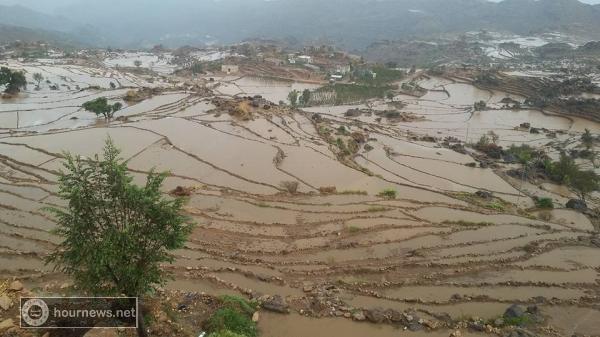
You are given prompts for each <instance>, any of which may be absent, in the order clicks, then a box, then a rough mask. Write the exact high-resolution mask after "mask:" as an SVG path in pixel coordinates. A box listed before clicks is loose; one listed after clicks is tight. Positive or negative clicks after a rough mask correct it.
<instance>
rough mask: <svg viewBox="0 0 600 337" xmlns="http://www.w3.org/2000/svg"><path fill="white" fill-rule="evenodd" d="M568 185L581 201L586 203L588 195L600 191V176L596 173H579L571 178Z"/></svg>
mask: <svg viewBox="0 0 600 337" xmlns="http://www.w3.org/2000/svg"><path fill="white" fill-rule="evenodd" d="M568 185H569V187H571V189H572V190H573V191H574V192H575V194H577V196H578V197H579V198H580V199H581V200H583V201H586V198H587V196H588V195H590V194H591V193H592V192H594V191H598V190H600V176H598V174H596V173H595V172H594V171H577V172H576V173H575V174H573V175H572V176H570V177H569V182H568Z"/></svg>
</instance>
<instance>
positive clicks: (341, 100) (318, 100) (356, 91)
mask: <svg viewBox="0 0 600 337" xmlns="http://www.w3.org/2000/svg"><path fill="white" fill-rule="evenodd" d="M395 89H396V88H395V87H393V86H391V85H382V86H373V85H366V84H341V83H336V84H332V85H327V86H324V87H322V88H319V89H317V90H315V91H314V93H313V95H312V100H311V102H312V103H313V104H317V105H318V104H336V105H341V104H348V103H357V102H362V101H366V100H368V99H371V98H385V96H386V94H387V93H388V92H390V91H393V90H395Z"/></svg>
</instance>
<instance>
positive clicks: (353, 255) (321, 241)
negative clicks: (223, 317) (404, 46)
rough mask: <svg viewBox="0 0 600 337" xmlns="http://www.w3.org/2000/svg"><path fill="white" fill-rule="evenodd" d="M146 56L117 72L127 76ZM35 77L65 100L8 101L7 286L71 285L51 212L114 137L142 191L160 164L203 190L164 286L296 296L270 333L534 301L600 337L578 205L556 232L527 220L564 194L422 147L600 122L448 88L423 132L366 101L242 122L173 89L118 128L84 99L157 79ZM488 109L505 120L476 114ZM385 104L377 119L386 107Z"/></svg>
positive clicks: (71, 72) (65, 69)
mask: <svg viewBox="0 0 600 337" xmlns="http://www.w3.org/2000/svg"><path fill="white" fill-rule="evenodd" d="M142 56H143V55H129V56H126V57H120V58H113V59H108V60H106V62H105V63H106V64H107V65H110V66H116V65H117V64H121V65H125V64H126V63H128V62H133V61H132V60H133V59H134V58H135V59H137V58H140V57H142ZM158 61H159V60H158V59H157V60H154V59H151V58H148V59H147V60H146V59H144V62H148V64H150V63H151V62H158ZM12 66H18V65H16V64H13V65H12ZM156 66H157V67H158V66H160V64H159V63H156ZM21 67H22V69H24V70H26V71H27V74H28V79H29V76H30V74H31V73H32V72H41V71H43V73H44V74H45V76H48V77H51V78H52V80H51V81H52V82H54V81H57V83H60V84H59V86H60V87H61V90H58V91H55V90H46V89H42V90H40V91H33V90H31V91H27V92H25V93H23V94H22V95H21V96H20V97H18V98H15V99H12V100H6V101H2V104H1V105H0V269H1V270H2V273H3V274H4V275H6V276H8V277H11V276H18V277H24V278H30V279H31V280H43V279H45V278H50V277H57V276H59V277H60V275H57V274H55V273H54V272H52V271H51V267H50V266H45V265H44V263H43V261H42V259H43V257H44V256H45V255H46V254H47V253H48V252H49V251H50V250H52V249H53V247H55V245H56V244H57V242H58V240H59V238H57V237H56V236H54V234H51V230H52V229H53V228H54V224H53V221H52V219H51V218H50V217H49V216H48V214H47V213H45V212H44V210H43V208H44V207H45V206H58V207H60V206H61V205H63V204H64V201H62V200H60V199H59V198H58V196H57V174H58V171H59V170H60V168H61V160H62V153H63V151H69V152H71V153H74V154H79V155H82V156H87V157H89V156H92V155H94V154H95V153H98V152H100V151H101V149H102V146H103V144H104V140H105V139H106V137H108V136H110V137H111V138H112V139H113V141H114V142H115V143H116V144H117V145H118V146H119V147H121V148H122V150H123V151H122V154H121V155H122V157H123V158H125V159H127V160H128V165H129V168H130V170H131V171H132V172H134V173H135V175H136V179H137V181H143V180H142V179H143V174H144V173H147V172H149V171H150V170H151V169H152V168H156V169H157V170H161V171H162V170H168V171H170V173H171V175H170V176H169V178H168V179H167V181H166V184H165V192H168V191H170V190H171V189H173V188H175V187H176V186H185V187H190V188H192V189H193V193H192V195H191V196H190V197H189V200H188V201H187V204H186V207H185V210H186V212H187V213H188V214H189V215H190V216H192V217H193V219H194V221H195V222H196V223H197V226H196V228H195V229H194V231H193V233H192V235H191V236H190V238H189V241H188V242H187V243H186V247H185V249H182V250H179V251H177V252H176V253H175V255H176V256H175V257H176V262H175V263H174V265H173V266H166V268H169V269H171V270H173V272H174V273H175V276H176V279H175V280H174V281H173V282H171V283H169V284H168V285H167V287H168V288H170V289H177V290H187V291H204V292H207V293H214V294H246V295H253V296H259V295H261V294H262V295H264V294H268V295H281V296H282V297H284V298H286V299H287V301H288V303H290V305H291V307H292V309H293V310H294V313H293V314H291V315H287V316H283V317H280V316H274V315H273V314H267V315H266V316H265V318H264V319H262V320H261V321H260V324H259V327H260V329H261V331H262V332H263V336H273V337H275V336H282V335H288V336H309V335H312V333H313V332H314V331H331V335H334V334H335V335H337V334H339V335H344V336H356V337H359V336H392V335H399V333H400V331H398V330H397V329H396V328H393V327H391V326H386V325H383V326H381V325H379V326H375V325H368V324H365V323H357V322H353V321H351V320H349V319H347V318H349V317H347V316H348V315H344V313H341V314H339V315H338V314H336V313H335V312H332V309H331V307H332V304H331V303H329V306H327V305H325V306H323V307H321V306H319V305H316V304H315V303H317V302H319V301H323V297H324V296H325V302H327V301H329V302H332V303H335V305H336V307H337V308H339V307H345V308H347V309H348V308H350V309H348V310H346V311H345V312H353V311H354V310H359V309H364V310H370V309H373V308H375V307H379V308H382V309H394V310H401V311H407V310H408V311H412V312H415V315H417V314H418V315H419V316H420V317H423V318H425V319H431V320H434V319H435V318H434V317H438V316H439V315H436V314H442V313H446V314H448V315H450V316H451V317H452V318H456V317H463V316H468V317H471V316H476V317H485V318H490V319H491V318H497V317H500V316H502V314H503V312H504V310H505V309H506V308H507V307H508V306H509V305H510V304H512V303H520V304H523V305H532V304H537V305H538V306H539V308H540V310H541V311H542V312H543V314H544V315H546V316H548V322H549V323H548V324H551V325H552V326H553V327H554V329H556V331H558V333H559V335H567V334H574V333H579V334H585V335H598V331H600V326H599V324H600V323H599V322H600V307H599V304H598V299H599V298H600V259H599V256H600V247H598V246H597V244H594V243H593V240H592V239H593V238H594V237H595V236H596V237H597V235H598V230H599V228H598V225H597V224H595V223H593V222H592V221H591V220H590V219H589V218H588V217H586V216H585V215H583V214H581V213H576V212H574V211H571V210H565V209H562V205H563V204H564V202H562V203H561V205H557V207H558V208H559V209H556V210H554V211H553V212H554V213H553V215H552V216H551V217H549V219H548V220H542V218H541V217H539V216H538V215H537V214H536V213H535V212H533V211H531V212H529V211H528V209H530V208H531V207H533V205H534V204H533V201H532V199H531V196H533V195H537V194H538V193H544V195H548V196H550V197H551V198H553V199H554V200H559V201H564V200H565V197H564V196H562V195H561V191H560V189H553V188H545V189H544V190H543V191H541V190H536V191H534V192H531V191H527V189H526V187H527V185H524V184H516V183H514V181H513V180H510V179H509V178H507V177H506V176H505V175H504V174H502V172H501V171H502V170H501V169H498V168H491V167H486V168H482V167H477V166H475V167H473V166H469V165H467V164H469V163H472V162H474V161H475V159H474V158H473V156H472V154H471V153H468V152H467V153H458V152H455V151H453V150H451V149H448V148H444V147H442V146H440V144H439V142H438V141H425V140H422V139H418V137H420V136H432V137H436V138H439V139H443V138H444V137H456V138H458V139H462V140H467V141H469V142H471V141H473V140H476V139H478V138H479V137H480V136H481V135H483V134H485V133H487V132H489V131H494V132H495V133H496V134H497V135H498V136H499V142H500V143H501V144H503V145H510V144H513V143H514V144H522V143H526V144H530V145H534V146H540V147H547V148H550V147H549V145H548V144H549V143H550V142H554V143H556V142H568V141H570V140H572V139H575V138H577V137H579V136H580V135H581V133H582V132H583V129H584V128H588V129H590V130H592V131H593V132H595V133H597V132H599V131H600V124H598V123H593V122H589V121H584V120H578V119H576V118H572V117H569V118H566V117H563V116H550V115H545V114H544V113H543V112H540V111H533V110H519V111H512V110H506V109H503V108H501V104H500V101H501V100H502V99H503V98H505V97H507V94H504V93H501V92H488V91H484V90H480V89H476V88H475V87H473V86H472V85H470V84H466V83H459V82H456V81H455V82H452V81H448V80H443V79H436V78H431V79H428V80H426V81H425V80H424V81H423V82H422V83H421V86H422V87H424V88H428V89H440V88H442V87H443V88H444V90H445V93H441V92H439V91H430V92H429V93H428V94H427V95H425V96H423V97H421V98H415V97H404V96H399V97H397V98H396V99H397V100H401V101H402V102H403V103H404V107H403V108H402V110H403V111H406V112H411V113H413V114H416V115H418V116H420V117H422V118H419V119H416V120H414V121H392V120H386V119H385V118H384V119H383V120H381V121H379V122H378V121H376V120H375V117H374V116H358V117H349V116H346V115H345V112H346V111H347V110H348V109H350V108H364V106H343V107H340V106H337V107H307V108H304V109H302V110H295V109H290V108H282V109H275V108H272V109H270V110H264V109H258V110H256V111H254V113H253V114H252V116H251V118H248V119H246V120H244V119H240V118H236V117H235V116H231V115H229V114H227V113H226V112H224V111H220V110H219V108H218V107H217V105H215V104H213V102H212V100H213V98H214V97H213V96H206V97H199V95H198V94H195V93H192V92H186V91H180V90H175V89H174V88H172V89H173V90H170V91H168V92H164V93H162V94H158V95H154V96H153V97H151V98H148V99H146V100H144V101H142V102H139V103H137V104H131V105H127V106H125V107H124V108H123V109H122V110H121V111H119V112H118V113H117V115H116V116H117V117H119V116H123V117H127V118H123V119H119V120H113V121H111V122H110V123H108V122H105V121H104V120H99V119H97V118H96V117H95V116H93V115H92V114H90V113H87V112H84V111H82V109H81V108H80V106H81V104H82V103H83V102H85V101H88V100H90V99H93V98H96V97H101V96H102V97H108V98H109V99H110V100H112V101H120V100H121V98H122V96H123V95H124V94H125V93H126V92H127V90H129V89H131V88H135V87H138V86H140V85H144V83H145V82H144V81H143V80H142V79H140V78H136V77H135V76H133V75H130V74H121V73H119V72H117V71H116V70H115V69H112V68H100V69H92V68H90V69H87V68H84V67H71V66H66V65H56V64H54V65H46V64H44V63H42V62H40V63H39V64H37V63H36V64H27V65H21ZM166 71H167V69H165V72H166ZM52 76H56V78H54V77H52ZM216 81H217V83H218V85H217V86H215V87H214V88H213V89H214V95H215V96H228V97H230V98H229V99H233V98H232V97H233V96H248V95H250V96H253V95H262V96H263V97H264V98H266V99H267V100H270V101H272V102H274V103H278V102H279V101H284V100H286V99H287V94H288V93H289V91H291V90H293V89H297V90H304V89H314V88H317V87H318V85H315V84H303V83H286V82H280V81H270V80H264V79H257V78H253V77H240V78H225V77H224V78H216ZM111 82H116V86H115V88H113V89H111V86H110V83H111ZM63 84H64V85H65V86H63ZM67 85H68V86H70V89H68V88H67V87H66V86H67ZM75 85H78V86H79V89H75ZM90 86H97V87H94V88H89V87H90ZM98 87H99V88H98ZM511 98H513V99H520V98H519V97H515V96H511ZM479 100H484V101H486V102H488V104H489V105H490V106H492V107H496V108H497V109H492V110H488V111H479V112H475V111H473V109H472V105H473V102H475V101H479ZM373 104H374V106H375V109H376V110H377V109H380V110H383V109H385V107H386V104H385V103H384V102H374V103H373ZM314 114H319V116H320V118H321V122H320V123H325V124H327V125H328V126H329V127H330V129H331V130H338V129H339V127H340V126H344V128H345V129H344V130H348V132H362V133H364V134H365V138H366V141H365V144H368V145H369V147H370V148H371V149H370V150H367V149H366V146H365V145H364V144H363V145H361V148H360V149H359V150H358V152H357V153H356V155H354V156H353V157H352V158H351V161H348V160H345V159H343V158H340V157H339V156H338V155H337V153H336V152H335V151H334V149H333V145H332V144H330V143H329V142H328V141H327V139H325V137H323V134H322V132H321V131H322V130H320V129H319V125H317V124H316V122H315V118H314ZM521 123H531V125H533V126H538V127H544V128H546V129H549V130H553V131H560V132H559V133H558V134H557V135H556V138H552V139H549V138H547V137H545V135H543V134H542V135H539V134H532V133H529V132H526V131H523V130H520V129H518V126H519V125H520V124H521ZM322 125H323V124H321V126H322ZM340 137H341V136H340ZM346 159H347V158H346ZM283 182H297V183H298V188H297V193H294V194H291V193H288V192H289V191H288V190H287V189H286V188H284V187H283V186H282V183H283ZM324 188H325V189H324ZM327 188H328V189H327ZM384 189H394V190H396V191H397V196H396V198H395V200H389V199H386V198H385V197H383V196H380V192H381V191H382V190H384ZM324 190H329V191H330V192H329V194H327V193H322V192H323V191H324ZM477 191H486V192H489V193H492V194H493V195H494V197H495V198H496V199H495V200H496V201H495V202H496V203H502V205H504V206H502V207H486V206H490V205H485V204H483V203H482V202H473V201H472V199H468V198H464V196H465V195H470V196H472V195H474V193H475V192H477ZM563 192H564V191H563ZM491 206H494V205H491ZM323 289H326V291H322V290H323ZM319 303H320V302H319ZM333 311H335V310H333ZM300 312H302V313H304V314H306V315H308V314H307V313H310V315H312V316H314V317H321V316H338V318H333V317H327V318H321V319H317V318H314V317H313V318H308V317H305V316H303V315H300V314H299V313H300ZM582 313H584V314H582ZM344 317H345V318H344ZM565 317H570V318H569V319H566V318H565ZM291 332H294V333H295V334H294V333H291ZM483 334H484V333H473V334H467V336H471V335H472V336H479V335H483ZM411 335H412V336H438V335H439V336H442V335H443V336H447V335H448V332H447V331H441V332H440V331H434V332H430V333H426V332H424V331H420V332H412V333H411ZM409 336H410V335H409Z"/></svg>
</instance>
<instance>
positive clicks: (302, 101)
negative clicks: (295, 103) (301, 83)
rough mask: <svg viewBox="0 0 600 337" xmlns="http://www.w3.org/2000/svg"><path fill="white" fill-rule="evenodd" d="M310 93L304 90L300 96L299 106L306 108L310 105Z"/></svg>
mask: <svg viewBox="0 0 600 337" xmlns="http://www.w3.org/2000/svg"><path fill="white" fill-rule="evenodd" d="M311 95H312V93H311V92H310V90H308V89H304V91H303V92H302V96H300V104H302V105H304V106H306V105H308V104H309V103H310V98H311Z"/></svg>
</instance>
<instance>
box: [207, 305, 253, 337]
mask: <svg viewBox="0 0 600 337" xmlns="http://www.w3.org/2000/svg"><path fill="white" fill-rule="evenodd" d="M206 327H207V329H208V331H209V332H210V333H211V334H213V333H216V334H217V335H216V336H227V335H223V333H225V332H226V331H229V332H232V333H234V334H239V335H242V336H246V337H256V336H257V335H258V331H257V329H256V324H255V323H254V322H252V319H250V317H249V316H248V315H245V314H243V313H241V312H239V311H237V310H235V309H231V308H222V309H219V310H217V311H216V312H215V313H214V314H213V315H212V316H211V317H210V318H209V319H208V322H207V324H206ZM234 336H235V335H234Z"/></svg>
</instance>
